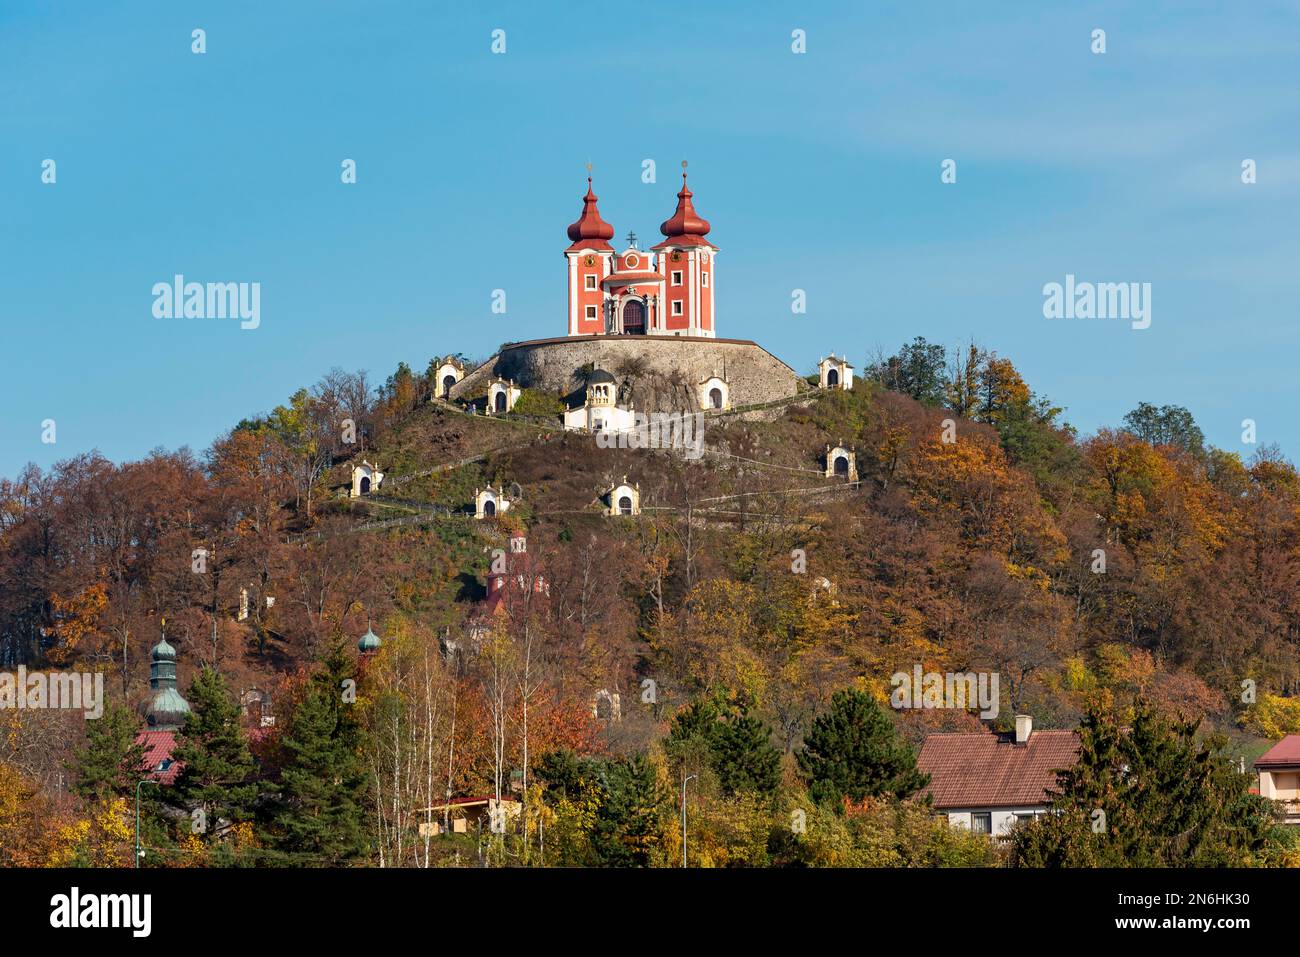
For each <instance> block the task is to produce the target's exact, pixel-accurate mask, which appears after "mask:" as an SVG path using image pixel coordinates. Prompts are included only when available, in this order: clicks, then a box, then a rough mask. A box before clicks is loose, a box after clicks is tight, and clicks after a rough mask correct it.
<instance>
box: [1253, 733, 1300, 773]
mask: <svg viewBox="0 0 1300 957" xmlns="http://www.w3.org/2000/svg"><path fill="white" fill-rule="evenodd" d="M1288 766H1293V767H1294V766H1300V734H1288V735H1287V736H1286V737H1284V738H1283V739H1282V740H1281V741H1279V742H1278V743H1277V744H1275V745H1273V747H1271V748H1269V749H1268V750H1267V751H1265V752H1264V753H1263V754H1261V755H1260V756H1259V760H1258V761H1256V762H1255V767H1257V768H1284V767H1288Z"/></svg>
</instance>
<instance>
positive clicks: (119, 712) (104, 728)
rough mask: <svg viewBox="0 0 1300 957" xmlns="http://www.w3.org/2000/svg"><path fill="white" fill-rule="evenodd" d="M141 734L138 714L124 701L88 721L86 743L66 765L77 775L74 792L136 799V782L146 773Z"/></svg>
mask: <svg viewBox="0 0 1300 957" xmlns="http://www.w3.org/2000/svg"><path fill="white" fill-rule="evenodd" d="M139 733H140V719H139V717H138V716H137V715H136V714H135V712H134V711H132V710H131V709H130V708H128V707H126V706H125V705H122V704H115V703H110V704H109V705H108V706H107V707H106V708H105V709H104V713H103V714H102V715H100V716H99V718H98V719H96V720H94V721H88V722H87V723H86V745H85V747H84V748H78V749H77V750H76V752H75V753H74V756H73V761H72V762H71V763H70V764H68V765H67V768H68V770H70V771H72V772H73V773H74V774H75V775H76V784H75V785H73V791H74V792H75V793H76V794H78V795H80V796H81V797H82V798H85V799H86V800H88V801H101V802H102V801H107V800H108V799H109V798H113V797H124V798H132V799H133V798H134V790H135V784H136V781H138V780H140V778H142V777H144V776H145V769H144V748H143V747H142V746H141V745H139V744H136V742H135V739H136V737H137V736H138V735H139Z"/></svg>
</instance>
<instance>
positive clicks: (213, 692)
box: [165, 667, 260, 842]
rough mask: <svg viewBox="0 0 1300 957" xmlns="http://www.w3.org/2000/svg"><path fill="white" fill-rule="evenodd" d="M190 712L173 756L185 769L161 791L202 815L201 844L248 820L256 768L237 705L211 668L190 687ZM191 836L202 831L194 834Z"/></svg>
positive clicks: (255, 786) (255, 789) (254, 794)
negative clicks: (224, 829)
mask: <svg viewBox="0 0 1300 957" xmlns="http://www.w3.org/2000/svg"><path fill="white" fill-rule="evenodd" d="M188 698H189V702H190V707H191V711H190V713H189V715H188V716H187V717H186V719H185V725H184V727H182V728H181V731H180V734H179V736H178V744H177V747H176V750H175V751H174V752H173V753H172V757H174V758H175V759H176V760H177V761H180V762H182V763H183V765H184V767H183V768H182V769H181V772H180V774H178V775H177V776H176V783H175V784H174V785H173V786H172V787H170V788H167V789H166V791H165V798H166V800H167V801H168V802H169V803H171V804H172V805H174V806H178V807H180V808H182V809H184V810H185V812H186V813H187V814H190V813H191V812H193V811H194V810H196V809H201V810H202V811H203V818H204V824H205V826H204V828H203V829H202V831H201V834H202V836H203V839H204V840H205V841H209V842H211V841H213V840H215V839H216V838H218V837H220V836H221V830H222V828H223V826H224V823H225V822H229V823H232V824H233V823H238V822H241V821H247V820H249V819H250V818H251V817H252V815H253V810H254V806H255V804H256V802H257V798H258V793H259V790H260V789H259V786H258V783H257V781H256V779H255V777H254V775H255V773H256V770H257V766H256V763H255V762H254V760H253V755H252V753H251V752H250V751H249V749H248V739H247V737H246V736H245V734H244V729H243V727H241V725H240V723H239V705H237V704H236V703H235V702H234V700H233V699H232V698H231V696H230V693H229V692H228V690H227V688H226V680H225V678H223V677H222V676H221V673H220V672H218V671H216V670H214V669H212V668H207V667H205V668H203V669H202V670H201V671H200V672H199V673H198V674H197V675H195V677H194V681H193V683H192V684H191V685H190V689H189V693H188ZM195 833H200V832H199V831H195Z"/></svg>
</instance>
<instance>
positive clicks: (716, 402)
mask: <svg viewBox="0 0 1300 957" xmlns="http://www.w3.org/2000/svg"><path fill="white" fill-rule="evenodd" d="M709 408H710V409H721V408H722V390H721V389H718V388H713V389H710V390H709Z"/></svg>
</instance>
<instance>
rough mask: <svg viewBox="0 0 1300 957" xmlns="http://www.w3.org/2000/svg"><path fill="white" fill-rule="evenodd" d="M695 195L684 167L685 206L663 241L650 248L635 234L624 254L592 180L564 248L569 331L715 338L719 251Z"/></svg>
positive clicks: (680, 202) (681, 200) (680, 198)
mask: <svg viewBox="0 0 1300 957" xmlns="http://www.w3.org/2000/svg"><path fill="white" fill-rule="evenodd" d="M683 166H685V164H683ZM692 196H693V194H692V193H691V190H690V187H689V186H687V185H686V173H685V171H683V172H682V188H681V191H680V192H679V193H678V194H677V210H676V211H675V212H674V213H673V215H672V216H671V217H669V218H668V219H666V220H664V222H663V223H661V224H660V226H659V231H660V232H661V233H662V234H663V236H664V239H663V241H662V242H660V243H659V244H657V245H655V246H652V247H651V248H650V249H649V250H644V251H643V250H641V249H639V248H638V247H637V239H636V233H631V232H630V233H628V236H627V248H625V249H624V250H623V251H622V252H621V253H618V252H615V250H614V247H613V246H611V245H610V244H609V241H610V240H611V239H613V238H614V227H613V226H612V225H610V224H609V223H607V222H605V220H604V219H602V218H601V215H600V210H599V208H598V207H597V205H596V194H595V193H594V192H592V187H591V177H590V176H589V177H587V195H586V196H585V197H583V200H582V215H580V216H579V217H578V220H577V222H575V223H573V224H571V225H570V226H569V239H570V240H571V244H570V245H569V248H568V249H566V250H565V251H564V255H565V259H566V260H567V261H568V267H569V335H571V336H585V335H661V336H663V335H667V336H712V335H714V323H713V317H714V308H713V290H714V281H713V280H714V269H715V268H716V265H717V253H718V248H717V247H716V246H715V245H713V243H711V242H709V240H708V239H706V238H705V237H706V236H707V235H708V234H709V229H710V225H709V222H708V220H706V219H704V218H703V217H701V216H700V215H699V214H698V213H697V212H696V211H695V206H694V204H693V202H692Z"/></svg>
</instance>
